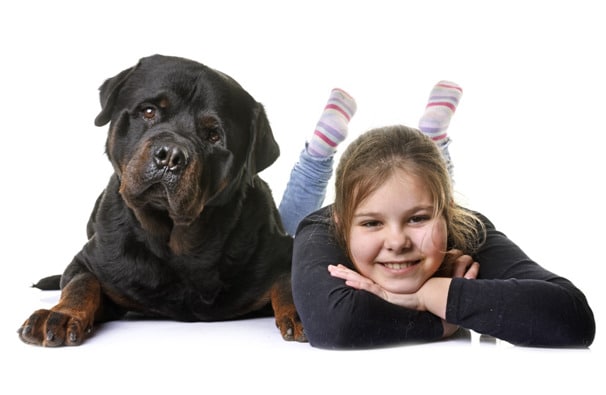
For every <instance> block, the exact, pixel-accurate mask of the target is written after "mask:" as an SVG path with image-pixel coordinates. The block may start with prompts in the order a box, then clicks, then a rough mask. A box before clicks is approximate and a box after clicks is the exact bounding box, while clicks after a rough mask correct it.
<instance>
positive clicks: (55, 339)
mask: <svg viewBox="0 0 606 395" xmlns="http://www.w3.org/2000/svg"><path fill="white" fill-rule="evenodd" d="M91 331H92V327H91V326H87V325H83V323H82V321H81V320H79V319H78V318H76V317H72V316H70V315H67V314H64V313H60V312H57V311H52V310H45V309H41V310H37V311H35V312H34V313H33V314H32V315H31V316H30V317H29V318H28V319H27V320H26V321H25V322H24V323H23V325H21V328H19V330H18V331H17V332H18V333H19V338H20V339H21V340H23V341H24V342H25V343H29V344H35V345H39V346H45V347H59V346H78V345H80V344H82V342H83V341H84V339H85V337H86V336H88V335H89V334H90V333H91Z"/></svg>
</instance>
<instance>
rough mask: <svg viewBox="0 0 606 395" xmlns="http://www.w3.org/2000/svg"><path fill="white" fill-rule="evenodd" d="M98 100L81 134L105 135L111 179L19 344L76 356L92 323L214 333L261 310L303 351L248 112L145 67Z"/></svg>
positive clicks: (219, 93)
mask: <svg viewBox="0 0 606 395" xmlns="http://www.w3.org/2000/svg"><path fill="white" fill-rule="evenodd" d="M100 96H101V105H102V110H101V113H100V114H99V115H98V116H97V118H96V120H95V124H96V125H97V126H103V125H106V124H107V123H110V126H109V132H108V137H107V142H106V152H107V155H108V157H109V160H110V161H111V163H112V165H113V167H114V174H113V175H112V177H111V178H110V180H109V184H108V185H107V187H106V189H105V190H104V191H103V193H102V194H101V195H100V196H99V198H98V200H97V202H96V204H95V207H94V209H93V212H92V215H91V218H90V220H89V223H88V227H87V233H88V242H87V243H86V244H85V245H84V247H83V248H82V250H81V251H80V252H79V253H78V254H77V255H76V256H75V257H74V259H73V261H72V262H71V263H70V264H69V265H68V266H67V268H66V269H65V271H64V273H63V274H62V276H61V280H60V287H61V289H62V291H61V297H60V300H59V302H58V304H57V305H56V306H54V307H52V308H51V309H50V310H38V311H36V312H34V313H33V314H32V315H31V316H30V317H29V318H28V319H27V320H26V321H25V323H24V324H23V325H22V326H21V328H20V329H19V336H20V338H21V339H22V340H23V341H24V342H27V343H32V344H38V345H44V346H62V345H79V344H81V343H82V342H83V341H84V340H85V338H86V337H87V336H88V335H89V334H90V333H91V330H92V328H93V324H94V323H95V322H99V321H107V320H114V319H119V318H121V317H123V316H124V315H125V314H126V313H128V312H137V313H141V314H144V315H146V316H152V317H162V318H168V319H174V320H181V321H218V320H231V319H239V318H245V317H248V316H251V315H257V314H272V310H273V315H274V316H275V319H276V325H277V326H278V328H279V329H280V332H281V334H282V336H283V338H284V339H286V340H297V341H305V336H304V333H303V328H302V325H301V322H300V321H299V318H298V316H297V313H296V310H295V307H294V304H293V301H292V295H291V287H290V266H291V249H292V239H291V237H290V236H288V235H287V234H285V232H284V230H283V228H282V224H281V220H280V218H279V214H278V212H277V210H276V206H275V203H274V200H273V198H272V195H271V191H270V189H269V187H268V186H267V184H266V183H265V182H264V181H263V180H261V179H260V178H259V176H258V175H257V173H258V172H260V171H261V170H263V169H265V168H267V167H268V166H269V165H271V164H272V163H273V162H274V161H275V160H276V159H277V157H278V155H279V149H278V145H277V144H276V142H275V140H274V137H273V134H272V131H271V128H270V125H269V122H268V120H267V117H266V115H265V111H264V109H263V107H262V105H261V104H259V103H258V102H257V101H255V100H254V99H253V97H251V96H250V95H249V94H248V93H247V92H246V91H245V90H244V89H243V88H242V87H241V86H240V85H239V84H238V83H237V82H235V81H234V80H233V79H232V78H230V77H228V76H227V75H225V74H223V73H221V72H218V71H216V70H213V69H210V68H208V67H206V66H204V65H202V64H200V63H197V62H194V61H191V60H187V59H183V58H176V57H165V56H159V55H155V56H151V57H148V58H144V59H141V60H140V61H139V63H138V64H137V65H136V66H134V67H131V68H129V69H127V70H124V71H122V72H121V73H119V74H118V75H116V76H115V77H113V78H110V79H108V80H106V81H105V82H104V83H103V85H102V86H101V88H100ZM57 277H58V276H57ZM46 281H51V282H52V279H51V280H49V279H46ZM57 285H58V284H57Z"/></svg>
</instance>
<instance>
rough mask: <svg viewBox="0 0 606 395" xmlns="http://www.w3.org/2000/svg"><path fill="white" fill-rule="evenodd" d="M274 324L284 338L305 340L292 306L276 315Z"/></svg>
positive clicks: (300, 324)
mask: <svg viewBox="0 0 606 395" xmlns="http://www.w3.org/2000/svg"><path fill="white" fill-rule="evenodd" d="M276 326H277V327H278V329H280V333H281V334H282V338H283V339H284V340H288V341H293V340H294V341H298V342H307V337H306V336H305V330H304V328H303V324H302V323H301V320H300V319H299V315H298V314H297V312H296V311H295V310H294V308H293V309H292V311H289V312H287V313H284V314H282V315H276Z"/></svg>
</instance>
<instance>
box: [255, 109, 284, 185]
mask: <svg viewBox="0 0 606 395" xmlns="http://www.w3.org/2000/svg"><path fill="white" fill-rule="evenodd" d="M251 135H252V144H251V150H250V151H249V153H248V161H247V165H248V168H249V171H250V173H251V174H256V173H259V172H260V171H262V170H264V169H266V168H268V167H269V165H271V164H272V163H274V162H275V160H276V159H278V157H279V156H280V148H279V147H278V143H277V142H276V140H275V139H274V134H273V132H272V130H271V126H269V120H268V119H267V115H266V114H265V109H264V108H263V105H261V104H260V103H257V107H256V108H255V109H254V111H253V121H252V124H251Z"/></svg>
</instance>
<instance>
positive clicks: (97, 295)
mask: <svg viewBox="0 0 606 395" xmlns="http://www.w3.org/2000/svg"><path fill="white" fill-rule="evenodd" d="M100 305H101V284H100V283H99V281H98V280H97V278H96V277H95V276H94V275H93V274H92V273H80V274H78V275H76V276H74V277H73V278H72V279H71V280H70V281H69V282H68V283H67V284H66V285H65V286H64V287H63V290H62V291H61V298H60V299H59V303H57V305H55V306H54V307H52V308H51V309H50V310H46V309H41V310H37V311H35V312H34V313H33V314H32V315H31V316H30V317H29V318H28V319H27V320H26V321H25V322H24V323H23V325H22V326H21V328H19V331H18V332H19V337H20V338H21V340H23V341H24V342H26V343H31V344H36V345H41V346H48V347H58V346H77V345H80V344H81V343H82V342H83V341H84V339H85V338H86V337H87V336H88V335H89V334H90V333H91V331H92V327H93V322H94V319H95V315H96V314H97V312H98V311H99V308H100Z"/></svg>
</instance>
